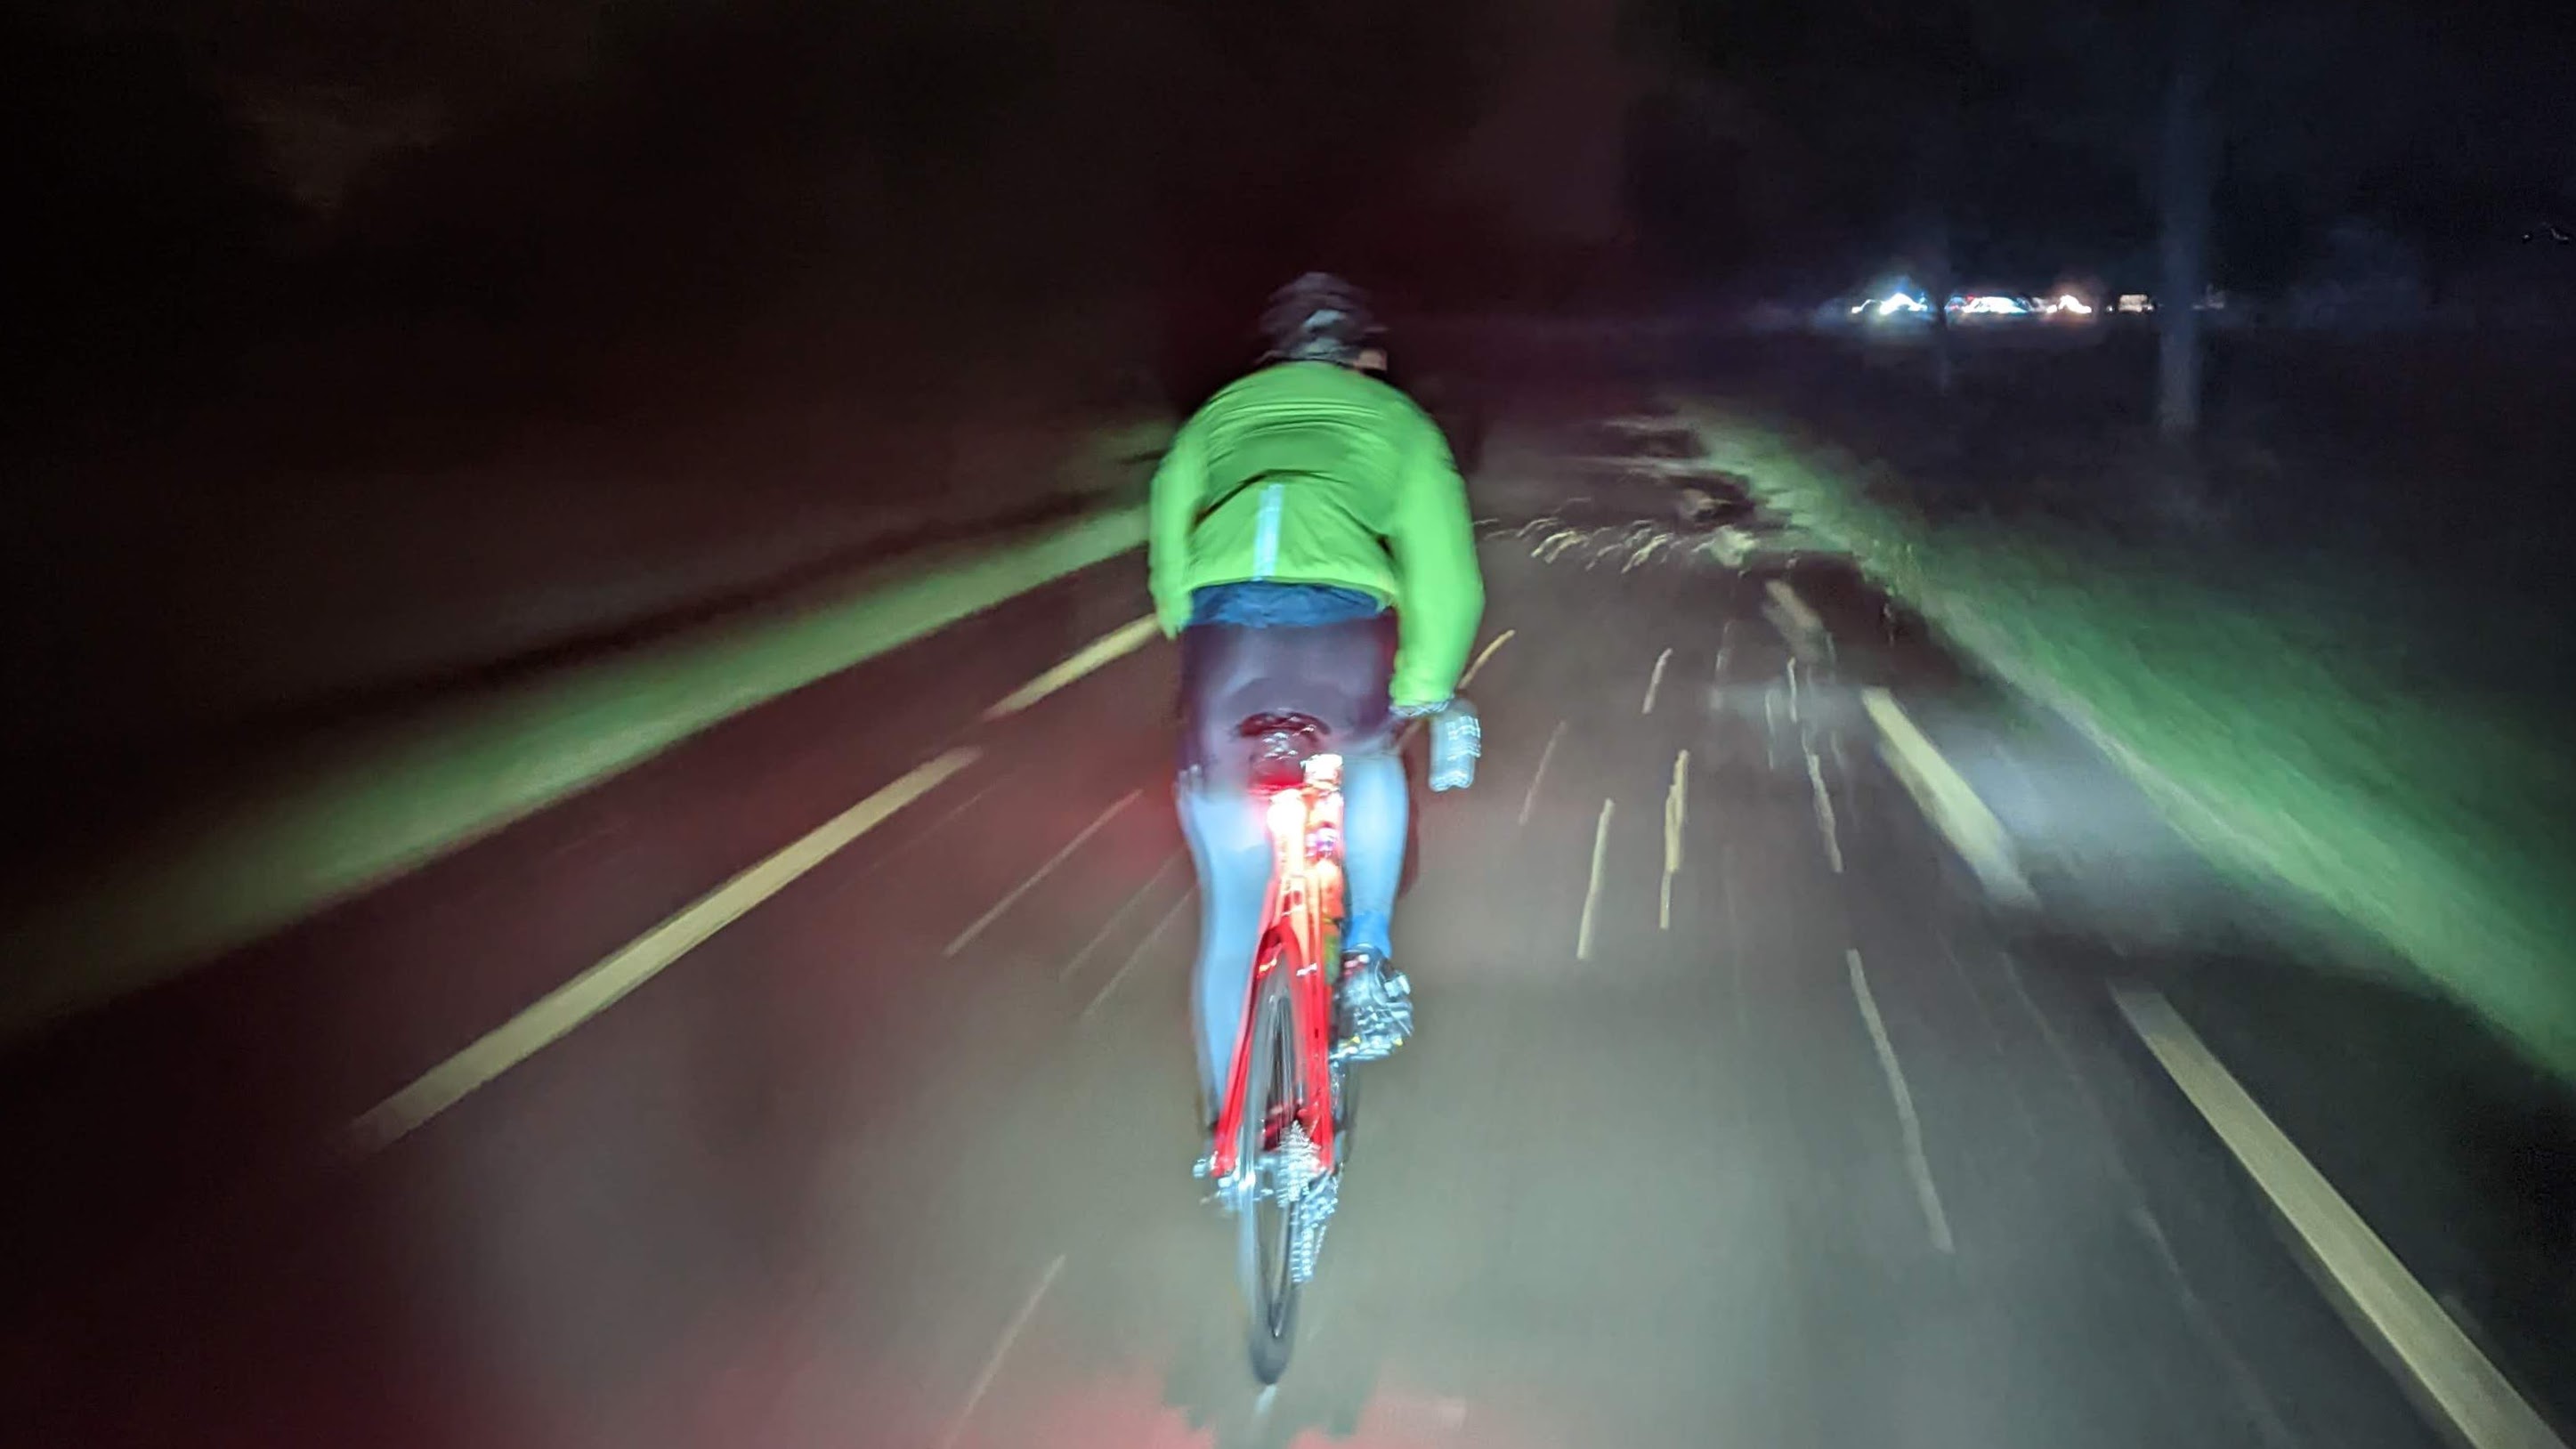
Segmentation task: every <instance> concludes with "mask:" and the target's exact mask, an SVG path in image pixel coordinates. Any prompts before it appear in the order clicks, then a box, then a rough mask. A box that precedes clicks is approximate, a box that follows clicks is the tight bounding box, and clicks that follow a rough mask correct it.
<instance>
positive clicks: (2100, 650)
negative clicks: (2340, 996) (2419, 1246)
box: [1684, 405, 2576, 1077]
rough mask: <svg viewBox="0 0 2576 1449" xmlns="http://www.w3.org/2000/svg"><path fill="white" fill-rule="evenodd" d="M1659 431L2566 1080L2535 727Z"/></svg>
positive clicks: (2199, 826) (1847, 469)
mask: <svg viewBox="0 0 2576 1449" xmlns="http://www.w3.org/2000/svg"><path fill="white" fill-rule="evenodd" d="M1684 411H1685V413H1686V415H1687V416H1688V417H1689V418H1690V420H1691V422H1692V423H1693V425H1694V426H1695V427H1696V428H1697V429H1698V431H1699V433H1700V435H1701V437H1702V439H1703V440H1704V441H1705V442H1706V443H1707V445H1708V447H1709V451H1710V454H1711V457H1712V460H1713V461H1714V462H1716V463H1717V464H1718V465H1719V466H1722V467H1725V468H1728V469H1731V470H1734V471H1737V472H1739V473H1741V474H1742V475H1744V477H1745V478H1746V479H1747V480H1748V482H1749V484H1750V486H1751V487H1752V489H1753V491H1754V493H1755V494H1756V495H1757V496H1758V497H1759V498H1760V499H1761V501H1762V502H1763V503H1764V504H1765V505H1766V506H1767V507H1768V508H1770V509H1771V510H1772V511H1773V512H1775V513H1777V514H1779V515H1781V516H1783V517H1785V518H1786V519H1787V520H1789V521H1790V522H1791V523H1792V524H1794V525H1795V526H1797V527H1799V528H1801V529H1803V530H1805V531H1807V532H1809V533H1811V534H1813V535H1815V536H1816V537H1818V538H1821V539H1824V540H1826V541H1828V542H1829V543H1831V544H1832V545H1833V546H1834V547H1836V548H1837V549H1839V550H1840V551H1842V552H1845V553H1847V554H1849V555H1850V556H1851V557H1852V558H1853V559H1854V561H1855V562H1856V563H1858V564H1859V565H1860V566H1861V567H1862V568H1863V569H1864V570H1866V571H1867V572H1869V573H1870V574H1871V575H1872V576H1874V577H1875V578H1877V579H1878V580H1879V581H1880V583H1881V584H1882V585H1883V586H1884V587H1886V588H1888V589H1889V590H1890V591H1891V592H1893V593H1895V594H1897V595H1899V596H1900V597H1902V598H1904V599H1905V600H1907V601H1908V602H1909V603H1910V604H1912V605H1913V606H1914V607H1915V608H1916V609H1917V610H1919V611H1920V612H1921V613H1922V614H1923V615H1924V616H1925V617H1926V618H1927V619H1929V620H1930V621H1931V622H1932V623H1933V624H1934V625H1936V626H1937V627H1939V628H1940V629H1941V630H1942V631H1943V632H1944V633H1945V634H1946V635H1947V636H1948V637H1949V638H1951V639H1952V640H1953V641H1955V642H1956V643H1958V644H1959V645H1960V646H1961V647H1963V648H1965V649H1967V650H1968V651H1969V652H1971V653H1973V654H1975V655H1977V656H1979V657H1980V658H1981V659H1983V660H1984V661H1985V663H1986V664H1987V665H1988V666H1989V667H1990V668H1991V669H1992V670H1994V671H1995V672H1996V673H1997V674H1999V675H2000V676H2002V677H2003V678H2004V679H2006V680H2007V681H2009V682H2010V683H2012V684H2013V685H2014V686H2015V687H2017V688H2020V689H2022V690H2023V691H2025V692H2026V693H2028V694H2030V695H2032V696H2033V697H2035V698H2037V699H2039V700H2041V701H2042V702H2044V703H2046V704H2047V705H2049V706H2051V707H2053V708H2055V709H2056V710H2058V711H2059V712H2061V713H2062V714H2064V715H2065V716H2066V717H2068V718H2069V719H2071V720H2073V721H2074V722H2075V723H2076V724H2077V725H2078V726H2079V727H2081V728H2082V729H2084V730H2085V731H2086V732H2087V733H2088V734H2090V735H2091V736H2092V737H2093V739H2094V740H2095V741H2096V742H2097V743H2098V744H2099V745H2100V746H2101V747H2102V748H2103V749H2104V750H2105V751H2106V752H2107V753H2108V754H2109V755H2110V756H2111V757H2112V759H2113V760H2115V761H2116V762H2117V763H2118V764H2119V765H2120V766H2121V768H2123V769H2124V770H2125V771H2127V772H2128V773H2129V774H2130V775H2131V776H2132V777H2133V778H2134V779H2136V780H2137V781H2138V782H2139V784H2140V785H2141V787H2142V788H2143V789H2144V790H2145V791H2146V792H2147V793H2148V795H2149V796H2150V797H2151V798H2152V799H2153V800H2154V801H2155V803H2156V804H2157V806H2158V808H2159V809H2161V810H2162V811H2163V812H2164V813H2165V815H2166V817H2167V818H2168V819H2169V820H2170V821H2171V822H2172V823H2173V824H2174V826H2175V827H2176V828H2177V829H2178V830H2179V831H2181V832H2182V834H2183V835H2184V836H2185V837H2186V838H2187V839H2189V840H2190V841H2191V842H2192V843H2193V845H2194V846H2196V847H2197V848H2198V849H2199V850H2200V851H2201V852H2202V853H2203V854H2204V855H2206V856H2207V857H2208V858H2209V859H2210V860H2211V861H2212V862H2213V863H2214V864H2215V865H2216V866H2218V867H2219V868H2220V869H2221V870H2222V871H2223V872H2224V873H2226V874H2228V875H2229V876H2231V877H2232V878H2234V879H2235V880H2237V881H2238V882H2240V883H2242V884H2246V885H2249V886H2252V887H2254V888H2256V889H2258V890H2261V891H2264V892H2267V893H2269V894H2270V895H2272V896H2273V898H2275V899H2276V900H2280V901H2282V903H2283V904H2284V905H2285V906H2289V907H2291V908H2294V909H2296V910H2298V911H2300V912H2302V913H2313V912H2314V911H2315V910H2316V909H2317V908H2322V909H2323V910H2324V911H2325V912H2326V913H2329V914H2330V916H2331V918H2333V919H2334V920H2336V921H2339V922H2341V923H2342V924H2343V926H2344V927H2345V928H2347V929H2348V930H2350V931H2352V932H2357V933H2359V935H2361V936H2362V937H2364V938H2366V939H2367V940H2369V941H2373V942H2376V943H2377V944H2378V945H2379V946H2381V947H2384V948H2386V949H2389V950H2393V951H2394V952H2395V953H2397V954H2398V955H2400V956H2402V957H2404V958H2405V959H2406V960H2408V961H2410V962H2412V963H2414V964H2415V965H2416V966H2417V967H2418V968H2420V969H2421V970H2422V971H2423V972H2424V974H2425V975H2426V976H2427V977H2428V978H2430V979H2431V981H2433V982H2434V983H2435V984H2437V985H2438V986H2439V987H2440V988H2442V989H2443V990H2446V991H2448V992H2449V993H2451V994H2452V995H2454V996H2456V997H2457V998H2458V999H2460V1000H2462V1001H2464V1002H2465V1003H2467V1004H2468V1005H2469V1006H2471V1007H2472V1008H2473V1009H2475V1010H2477V1011H2479V1012H2480V1013H2482V1014H2483V1015H2485V1016H2486V1017H2487V1018H2489V1019H2490V1020H2492V1021H2493V1022H2495V1023H2496V1024H2497V1025H2498V1026H2499V1027H2500V1028H2502V1029H2503V1030H2504V1031H2505V1032H2506V1033H2508V1034H2509V1035H2510V1036H2512V1037H2513V1038H2515V1039H2516V1040H2518V1041H2520V1042H2521V1043H2522V1044H2523V1045H2524V1046H2525V1048H2526V1049H2528V1050H2529V1051H2530V1052H2531V1053H2532V1055H2533V1056H2535V1057H2536V1058H2537V1059H2539V1060H2540V1061H2542V1062H2544V1063H2545V1064H2547V1065H2548V1066H2549V1067H2550V1068H2552V1069H2553V1070H2555V1071H2557V1072H2559V1073H2560V1074H2562V1075H2565V1076H2569V1077H2576V960H2571V952H2572V951H2576V899H2571V898H2572V897H2576V892H2571V890H2570V883H2571V881H2576V868H2571V861H2570V858H2569V849H2570V848H2569V845H2568V843H2567V837H2568V836H2569V835H2570V834H2571V833H2576V832H2571V831H2570V830H2569V829H2568V826H2567V822H2568V821H2569V820H2576V770H2571V767H2570V765H2569V762H2568V760H2567V758H2566V756H2565V755H2564V754H2563V753H2562V752H2561V751H2560V749H2559V748H2558V742H2557V740H2556V739H2555V738H2554V736H2553V734H2552V733H2551V732H2550V731H2549V730H2548V728H2547V727H2546V726H2545V724H2544V723H2543V722H2542V721H2541V720H2539V719H2537V718H2525V717H2521V716H2518V715H2515V714H2513V713H2511V712H2509V711H2507V710H2504V709H2502V708H2500V707H2498V706H2496V705H2494V704H2491V703H2486V702H2477V701H2471V700H2469V698H2468V697H2467V696H2466V695H2465V694H2459V695H2446V694H2440V693H2430V692H2427V691H2426V690H2425V689H2424V688H2423V687H2422V686H2421V685H2414V686H2409V685H2405V684H2401V683H2400V682H2399V681H2397V680H2396V679H2395V678H2394V677H2392V673H2391V670H2390V666H2389V663H2388V661H2387V660H2386V659H2385V657H2384V656H2385V654H2386V653H2387V646H2386V645H2385V643H2384V642H2381V641H2375V640H2373V639H2371V638H2367V637H2353V634H2354V631H2353V630H2352V628H2351V626H2349V625H2347V624H2344V623H2343V622H2342V621H2343V620H2346V619H2349V618H2351V617H2353V611H2350V610H2342V609H2338V608H2336V607H2335V604H2336V600H2335V598H2334V597H2333V596H2332V594H2331V592H2330V591H2327V590H2324V589H2322V588H2318V589H2309V588H2308V587H2307V586H2304V585H2301V586H2285V585H2283V584H2282V583H2281V582H2280V581H2277V580H2266V579H2261V578H2253V577H2244V576H2242V574H2241V571H2240V573H2239V575H2238V576H2237V577H2233V578H2231V574H2230V571H2229V570H2227V569H2224V568H2216V567H2211V566H2209V564H2210V561H2209V560H2205V559H2198V560H2196V559H2193V558H2190V557H2187V556H2169V555H2161V554H2158V553H2156V552H2155V551H2153V550H2150V549H2147V548H2144V547H2136V546H2131V547H2123V546H2120V545H2118V544H2115V543H2113V542H2112V541H2110V540H2108V539H2107V538H2104V537H2101V536H2098V535H2094V534H2089V533H2084V532H2080V531H2076V530H2071V529H2062V528H2048V527H2045V526H2039V525H2021V524H2014V525H2006V524H1999V523H1993V522H1963V523H1949V524H1944V525H1942V526H1940V527H1937V528H1936V527H1933V526H1930V525H1928V524H1926V523H1925V522H1923V521H1922V520H1921V519H1919V518H1917V517H1914V516H1912V515H1911V514H1909V513H1907V512H1904V511H1901V510H1899V509H1897V508H1893V507H1890V506H1887V505H1885V504H1883V503H1881V502H1878V501H1876V500H1874V499H1872V498H1870V497H1869V496H1868V495H1867V489H1866V480H1867V478H1868V473H1867V470H1866V468H1865V466H1864V465H1861V464H1859V463H1856V462H1852V461H1850V460H1847V459H1843V458H1839V457H1836V456H1833V455H1832V454H1830V453H1829V452H1828V451H1826V450H1823V449H1818V448H1812V447H1807V446H1803V445H1801V444H1798V443H1796V442H1793V441H1792V440H1791V439H1790V438H1789V436H1788V435H1787V434H1786V433H1785V432H1784V431H1782V430H1779V429H1776V428H1774V427H1771V426H1769V425H1768V424H1766V423H1764V422H1762V421H1759V420H1755V419H1752V418H1749V417H1746V416H1743V415H1741V414H1737V413H1734V412H1731V411H1728V410H1725V409H1722V408H1719V407H1716V406H1711V405H1700V406H1695V407H1689V408H1685V409H1684ZM2477 626H2478V624H2477V620H2476V619H2475V618H2474V617H2472V618H2464V619H2462V620H2460V621H2459V624H2458V627H2461V628H2464V629H2469V628H2476V627H2477Z"/></svg>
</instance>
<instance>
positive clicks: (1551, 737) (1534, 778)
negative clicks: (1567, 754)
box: [1521, 720, 1565, 825]
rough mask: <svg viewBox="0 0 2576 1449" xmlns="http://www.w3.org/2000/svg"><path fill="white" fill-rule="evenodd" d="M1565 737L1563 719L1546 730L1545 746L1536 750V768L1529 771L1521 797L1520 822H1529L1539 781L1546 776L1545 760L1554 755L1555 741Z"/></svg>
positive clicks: (1536, 796)
mask: <svg viewBox="0 0 2576 1449" xmlns="http://www.w3.org/2000/svg"><path fill="white" fill-rule="evenodd" d="M1564 738H1565V721H1563V720H1558V721H1557V722H1556V728H1555V729H1552V730H1550V731H1548V732H1547V748H1545V749H1543V750H1541V751H1539V752H1538V768H1537V769H1536V770H1533V771H1531V772H1530V786H1529V793H1528V794H1526V795H1524V796H1522V797H1521V824H1523V825H1527V824H1529V818H1530V807H1532V806H1534V805H1536V804H1538V787H1539V782H1540V781H1542V780H1544V779H1546V778H1547V762H1548V761H1549V760H1551V759H1554V758H1555V757H1556V742H1557V741H1559V740H1561V739H1564Z"/></svg>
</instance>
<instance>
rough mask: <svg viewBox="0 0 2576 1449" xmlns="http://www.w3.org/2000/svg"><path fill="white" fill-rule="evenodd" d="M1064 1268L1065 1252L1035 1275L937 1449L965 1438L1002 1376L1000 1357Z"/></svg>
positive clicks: (1006, 1354) (945, 1448)
mask: <svg viewBox="0 0 2576 1449" xmlns="http://www.w3.org/2000/svg"><path fill="white" fill-rule="evenodd" d="M1063 1271H1064V1254H1062V1253H1058V1254H1056V1255H1055V1261H1054V1262H1052V1263H1049V1264H1047V1267H1046V1271H1045V1272H1044V1273H1041V1274H1039V1275H1038V1286H1036V1287H1035V1288H1032V1289H1030V1290H1029V1296H1028V1301H1026V1302H1024V1303H1022V1304H1021V1305H1020V1311H1019V1312H1017V1313H1014V1314H1012V1315H1011V1323H1010V1326H1009V1327H1007V1328H1005V1329H1003V1330H1002V1340H1001V1342H999V1343H996V1344H994V1345H993V1353H992V1356H991V1357H989V1358H987V1359H985V1360H984V1370H983V1372H981V1373H979V1374H977V1375H975V1386H974V1387H973V1388H971V1389H969V1390H967V1391H966V1402H965V1403H964V1404H962V1405H960V1406H959V1407H958V1410H957V1414H956V1417H954V1418H952V1419H950V1420H949V1421H948V1432H946V1433H944V1434H942V1435H940V1436H939V1449H956V1446H957V1443H958V1441H959V1440H961V1439H963V1438H965V1437H966V1423H967V1421H968V1420H970V1419H972V1418H974V1417H975V1410H976V1409H977V1408H978V1407H979V1406H981V1405H982V1404H983V1402H984V1396H985V1395H986V1394H988V1393H991V1392H992V1391H993V1380H995V1379H997V1378H999V1377H1001V1374H1002V1360H1004V1359H1006V1358H1009V1357H1010V1356H1011V1345H1013V1344H1015V1343H1018V1342H1019V1341H1020V1335H1021V1334H1022V1333H1024V1332H1026V1331H1027V1330H1028V1326H1029V1320H1030V1319H1032V1318H1035V1317H1037V1315H1038V1304H1039V1302H1040V1301H1041V1300H1043V1299H1044V1298H1045V1297H1046V1295H1047V1290H1048V1289H1049V1288H1052V1287H1054V1286H1055V1279H1056V1275H1057V1274H1059V1273H1061V1272H1063Z"/></svg>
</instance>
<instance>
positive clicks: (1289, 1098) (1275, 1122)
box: [1235, 970, 1297, 1384]
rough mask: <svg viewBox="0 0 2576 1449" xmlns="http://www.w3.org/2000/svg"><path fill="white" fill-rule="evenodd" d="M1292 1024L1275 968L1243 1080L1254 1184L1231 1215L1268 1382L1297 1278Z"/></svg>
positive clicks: (1255, 1366)
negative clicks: (1286, 1171) (1289, 1153)
mask: <svg viewBox="0 0 2576 1449" xmlns="http://www.w3.org/2000/svg"><path fill="white" fill-rule="evenodd" d="M1289 1026H1290V1014H1289V1009H1288V973H1287V972H1286V971H1284V970H1279V971H1272V972H1270V973H1269V974H1268V975H1267V976H1266V977H1264V978H1263V982H1262V991H1261V1004H1260V1007H1259V1009H1258V1010H1256V1011H1255V1012H1254V1013H1253V1018H1252V1037H1251V1040H1250V1041H1249V1042H1247V1043H1246V1049H1247V1050H1249V1051H1250V1052H1251V1054H1252V1055H1251V1056H1250V1057H1249V1058H1248V1059H1247V1061H1248V1067H1249V1070H1248V1071H1247V1072H1246V1073H1245V1077H1244V1083H1243V1106H1244V1110H1243V1126H1242V1128H1241V1129H1240V1130H1241V1132H1242V1136H1241V1138H1240V1139H1239V1144H1240V1145H1239V1151H1240V1152H1241V1154H1242V1155H1241V1161H1242V1162H1243V1164H1244V1168H1245V1170H1246V1171H1249V1172H1252V1173H1254V1174H1255V1181H1256V1184H1257V1189H1256V1191H1255V1192H1254V1193H1253V1194H1252V1197H1251V1200H1250V1201H1248V1202H1246V1203H1245V1204H1244V1205H1243V1210H1242V1211H1241V1212H1240V1213H1238V1214H1237V1215H1236V1218H1235V1221H1236V1224H1237V1236H1236V1252H1235V1265H1236V1271H1237V1273H1238V1274H1239V1275H1240V1276H1241V1278H1242V1280H1243V1301H1244V1306H1245V1307H1246V1308H1247V1309H1249V1310H1250V1311H1251V1315H1252V1325H1251V1336H1250V1343H1251V1349H1252V1372H1253V1375H1254V1376H1255V1377H1256V1378H1258V1379H1260V1380H1261V1382H1263V1383H1265V1384H1275V1383H1277V1382H1278V1381H1279V1375H1280V1374H1281V1373H1283V1372H1285V1371H1286V1370H1287V1368H1288V1355H1289V1352H1290V1351H1291V1350H1292V1349H1293V1348H1295V1347H1296V1342H1297V1280H1296V1277H1295V1275H1294V1273H1293V1272H1292V1271H1291V1269H1290V1248H1291V1245H1292V1241H1293V1239H1292V1235H1293V1234H1294V1233H1295V1231H1296V1223H1295V1214H1294V1212H1293V1211H1292V1207H1291V1204H1290V1203H1289V1202H1288V1201H1287V1200H1286V1199H1285V1198H1283V1197H1282V1195H1281V1194H1280V1192H1279V1190H1278V1188H1279V1184H1280V1181H1281V1178H1282V1173H1281V1172H1280V1151H1279V1143H1280V1133H1281V1131H1282V1129H1283V1127H1284V1126H1285V1124H1287V1123H1290V1122H1293V1121H1295V1120H1296V1104H1297V1048H1296V1041H1295V1033H1294V1032H1292V1031H1290V1030H1289Z"/></svg>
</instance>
